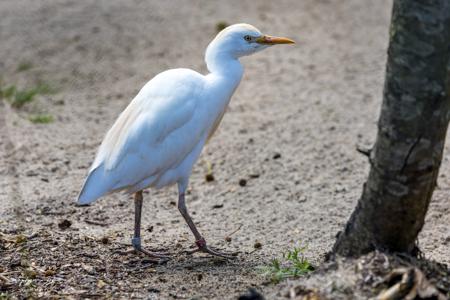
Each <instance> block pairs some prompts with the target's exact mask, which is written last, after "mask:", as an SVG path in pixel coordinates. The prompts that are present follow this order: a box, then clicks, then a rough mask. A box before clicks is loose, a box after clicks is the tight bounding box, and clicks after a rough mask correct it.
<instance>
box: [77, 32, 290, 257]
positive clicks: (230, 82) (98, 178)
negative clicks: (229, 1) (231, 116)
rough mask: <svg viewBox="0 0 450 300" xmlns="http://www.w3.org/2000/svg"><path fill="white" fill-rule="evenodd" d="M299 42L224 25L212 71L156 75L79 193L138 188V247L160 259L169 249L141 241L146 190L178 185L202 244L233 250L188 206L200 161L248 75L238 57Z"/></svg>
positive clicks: (210, 57) (210, 61)
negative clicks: (211, 235)
mask: <svg viewBox="0 0 450 300" xmlns="http://www.w3.org/2000/svg"><path fill="white" fill-rule="evenodd" d="M292 43H294V41H292V40H290V39H288V38H283V37H273V36H268V35H263V34H262V33H261V32H260V31H259V30H258V29H256V28H255V27H253V26H251V25H248V24H235V25H232V26H229V27H227V28H225V29H224V30H222V31H221V32H220V33H219V34H218V35H217V36H216V38H215V39H214V40H213V41H212V42H211V43H210V44H209V46H208V48H207V50H206V54H205V61H206V64H207V67H208V70H209V72H210V73H209V74H207V75H202V74H199V73H197V72H195V71H192V70H189V69H172V70H168V71H165V72H162V73H160V74H158V75H157V76H155V77H154V78H153V79H151V80H150V81H149V82H148V83H147V84H146V85H145V86H144V87H143V88H142V89H141V90H140V92H139V93H138V94H137V96H136V97H135V98H134V99H133V100H132V101H131V103H130V104H129V105H128V107H127V108H126V109H125V110H124V111H123V112H122V113H121V114H120V116H119V117H118V119H117V120H116V122H115V123H114V125H113V126H112V127H111V129H110V130H109V131H108V132H107V133H106V136H105V137H104V139H103V142H102V144H101V145H100V148H99V150H98V152H97V155H96V158H95V160H94V162H93V164H92V166H91V168H90V171H89V174H88V177H87V179H86V181H85V183H84V185H83V188H82V190H81V192H80V195H79V197H78V202H79V203H80V204H88V203H91V202H93V201H94V200H96V199H98V198H99V197H101V196H103V195H106V194H108V193H111V192H116V191H125V192H126V193H134V194H135V196H134V199H135V200H134V201H135V227H134V237H133V239H132V245H133V247H134V249H135V250H137V251H140V252H143V253H145V254H147V255H149V256H151V257H154V258H156V259H165V258H166V256H164V255H161V254H158V253H151V252H149V251H146V250H145V249H143V248H142V246H141V234H140V227H141V210H142V199H143V197H142V190H143V189H145V188H148V187H154V188H161V187H165V186H169V185H172V184H175V183H176V184H178V193H179V198H178V209H179V211H180V213H181V214H182V215H183V217H184V219H185V220H186V222H187V224H188V225H189V228H190V229H191V231H192V233H193V234H194V236H195V239H196V241H195V243H196V245H197V247H198V250H197V251H203V252H207V253H210V254H212V255H217V256H221V257H226V258H228V257H230V256H229V255H226V254H223V253H220V252H218V251H216V250H214V249H212V248H210V247H208V246H207V244H206V241H205V239H204V238H203V237H202V235H201V234H200V233H199V232H198V230H197V228H196V226H195V225H194V222H193V221H192V219H191V217H190V216H189V213H188V211H187V209H186V205H185V191H186V188H187V186H188V181H189V176H190V173H191V170H192V167H193V165H194V163H195V161H196V160H197V159H198V157H199V155H200V152H201V151H202V148H203V146H204V145H205V143H206V142H207V141H208V140H209V139H210V138H211V136H212V135H213V134H214V131H215V130H216V129H217V127H218V126H219V123H220V121H221V120H222V117H223V115H224V113H225V110H226V108H227V106H228V103H229V101H230V98H231V96H232V95H233V93H234V91H235V90H236V88H237V86H238V85H239V82H240V81H241V78H242V74H243V67H242V65H241V63H240V62H239V58H240V57H242V56H245V55H249V54H253V53H255V52H258V51H261V50H263V49H266V48H267V47H269V46H271V45H275V44H292Z"/></svg>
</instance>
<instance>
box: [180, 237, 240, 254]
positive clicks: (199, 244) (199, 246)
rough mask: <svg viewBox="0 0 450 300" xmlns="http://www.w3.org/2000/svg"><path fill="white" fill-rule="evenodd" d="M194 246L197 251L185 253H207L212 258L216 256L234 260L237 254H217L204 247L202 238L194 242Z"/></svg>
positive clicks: (204, 243) (213, 250)
mask: <svg viewBox="0 0 450 300" xmlns="http://www.w3.org/2000/svg"><path fill="white" fill-rule="evenodd" d="M195 244H196V245H197V249H195V250H191V251H187V253H188V254H193V253H195V252H204V253H209V254H211V255H214V256H218V257H222V258H225V259H235V258H236V257H237V255H238V252H232V253H222V252H219V251H217V250H215V249H213V248H211V247H208V246H207V245H206V241H205V239H204V238H201V239H199V240H197V241H195Z"/></svg>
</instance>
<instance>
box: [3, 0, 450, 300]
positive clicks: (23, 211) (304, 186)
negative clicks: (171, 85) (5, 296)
mask: <svg viewBox="0 0 450 300" xmlns="http://www.w3.org/2000/svg"><path fill="white" fill-rule="evenodd" d="M390 10H391V2H390V1H387V0H386V1H369V0H364V1H361V0H348V1H338V0H321V1H318V0H307V1H268V0H267V1H257V2H256V1H189V2H187V1H181V0H180V1H165V2H163V1H139V0H135V1H119V0H111V1H94V0H85V1H74V0H58V1H44V0H40V1H25V0H14V1H13V0H3V1H1V2H0V74H1V79H2V82H3V84H5V85H10V84H15V85H16V86H18V87H19V88H20V87H21V88H24V87H30V86H33V85H36V84H37V83H38V82H42V81H44V82H46V83H49V84H50V85H52V86H54V87H56V92H55V93H53V94H50V95H38V96H37V97H36V100H35V101H33V102H32V103H28V104H26V105H25V106H24V107H23V108H21V109H12V108H11V107H9V105H7V104H1V106H0V112H1V113H0V128H1V135H0V137H1V140H0V143H1V144H0V149H1V152H0V155H1V156H0V159H1V161H0V162H1V169H0V174H1V177H0V203H1V207H0V216H1V219H0V229H1V230H2V232H3V233H5V234H15V233H17V232H24V234H28V235H29V234H32V233H33V232H41V233H42V232H45V235H46V236H47V238H46V239H45V241H44V240H42V244H38V245H37V246H36V247H37V249H39V250H36V251H42V247H44V248H46V249H47V250H49V251H51V252H49V253H50V254H49V255H50V256H51V255H52V252H53V253H54V257H55V259H54V260H59V261H56V262H55V261H53V263H55V264H59V265H69V267H68V268H70V266H72V267H73V268H75V269H76V268H78V269H79V268H80V266H85V264H89V263H90V262H91V263H92V261H93V260H95V261H97V263H100V264H104V266H106V268H107V270H106V271H105V272H106V273H108V270H109V269H108V268H110V267H111V268H113V267H114V266H116V267H117V265H118V264H119V265H120V264H124V267H123V268H127V266H128V265H127V263H130V264H133V263H135V264H142V261H138V262H136V259H138V258H139V257H137V258H136V257H134V256H133V255H131V256H130V255H125V256H124V257H123V258H121V256H120V255H116V254H113V252H112V248H114V247H119V246H120V245H122V244H127V243H129V242H130V238H131V234H132V228H133V227H132V226H133V209H134V207H133V203H132V202H131V201H130V199H129V198H127V197H126V196H123V195H120V194H117V195H111V196H108V197H105V198H104V199H101V200H100V201H98V202H96V203H95V204H94V205H92V206H91V207H87V208H86V207H77V206H75V205H74V201H75V198H76V196H77V194H78V192H79V189H80V186H81V184H82V182H83V180H84V177H85V175H86V173H87V169H88V167H89V165H90V163H91V162H92V159H93V157H94V154H95V151H96V148H97V147H98V145H99V143H100V141H101V138H102V136H103V134H104V133H105V131H106V130H107V129H108V128H109V126H111V124H112V122H113V121H114V120H115V118H116V117H117V115H118V114H119V113H120V111H121V110H123V109H124V108H125V107H126V105H127V104H128V102H129V101H130V99H131V98H132V97H133V96H134V95H135V94H136V92H137V91H138V90H139V89H140V87H141V86H143V84H144V83H145V82H146V81H148V80H149V79H150V78H152V77H153V76H154V75H156V74H157V73H159V72H161V71H162V70H165V69H168V68H175V67H189V68H192V69H195V70H197V71H201V72H203V73H205V72H206V67H205V64H204V61H203V53H204V50H205V48H206V46H207V45H208V43H209V41H210V40H211V39H212V38H213V37H214V35H215V34H216V24H217V23H218V22H220V21H226V22H227V23H230V24H232V23H237V22H246V23H250V24H253V25H255V26H257V27H259V28H260V29H261V30H262V31H264V32H267V33H269V34H277V35H284V36H288V37H291V38H293V39H295V40H296V41H298V43H297V44H296V45H295V46H294V47H287V46H286V47H282V46H280V47H274V48H273V49H269V50H267V51H265V52H263V53H259V54H257V55H255V56H252V57H248V58H245V59H243V60H242V61H243V63H244V65H245V69H246V72H245V75H244V78H243V80H242V83H241V86H240V87H239V89H238V90H237V92H236V94H235V96H234V97H233V100H232V102H231V105H230V107H229V110H228V112H227V114H226V116H225V118H224V120H223V122H222V125H221V127H220V129H219V131H218V132H217V133H216V135H215V137H214V138H213V140H212V141H211V142H210V144H209V146H208V148H207V149H205V151H204V152H203V155H202V158H204V159H207V160H209V161H211V162H212V163H213V166H214V176H215V181H213V182H206V181H205V179H204V175H205V166H204V164H202V163H201V162H199V163H198V164H197V165H196V166H195V168H194V171H193V174H192V177H191V184H190V192H189V195H188V197H187V203H188V208H189V209H190V210H191V212H192V214H193V217H194V220H195V221H196V222H197V223H198V225H199V230H200V231H201V232H202V233H203V234H204V236H205V237H206V239H207V240H208V241H209V243H210V244H213V245H216V246H220V247H222V248H226V249H229V250H240V251H241V252H242V253H241V254H240V256H239V258H238V259H237V260H235V261H231V262H221V261H218V260H215V259H208V258H201V257H200V256H198V257H190V256H183V255H179V257H178V258H176V259H174V260H173V261H171V262H169V263H168V264H165V265H161V266H155V267H154V266H150V267H148V268H144V269H139V271H136V274H132V273H133V272H132V270H131V269H129V270H128V271H127V272H128V273H127V274H128V275H127V276H122V277H120V276H119V277H117V276H116V275H114V274H116V273H114V274H113V275H111V274H106V275H104V276H105V278H104V282H105V284H106V287H104V286H102V284H100V286H99V285H98V279H99V278H103V277H102V276H103V275H102V274H101V273H102V270H97V269H95V268H94V271H97V273H95V274H94V275H95V276H94V279H92V280H91V281H89V282H88V283H87V284H88V285H89V284H90V285H91V287H92V285H93V286H94V288H95V286H96V284H97V289H98V291H97V293H99V294H100V295H102V294H103V292H102V289H104V290H105V291H108V293H110V292H111V291H114V294H111V295H115V296H120V295H121V296H123V297H129V296H131V295H133V296H136V297H150V299H171V298H176V297H178V298H181V299H190V298H192V297H197V298H201V299H234V298H235V297H236V296H237V295H238V294H240V293H242V292H244V291H245V290H246V289H247V288H248V287H250V286H256V287H258V289H259V290H262V291H263V292H264V293H268V294H272V295H273V297H275V298H276V297H278V296H279V297H282V296H280V294H279V293H278V294H277V293H276V291H277V289H278V287H277V286H274V285H262V284H263V283H264V282H265V279H264V278H262V277H261V276H259V275H258V273H257V272H256V269H257V267H258V266H261V265H265V264H267V263H268V262H269V261H270V259H271V258H273V257H277V256H280V255H281V253H282V252H283V251H285V250H288V249H291V248H292V247H293V246H294V245H296V244H307V245H308V248H307V250H306V256H307V257H308V258H309V259H310V260H311V261H312V262H313V263H314V264H315V265H319V264H320V263H321V261H322V259H323V257H324V255H325V253H326V252H327V251H328V250H329V249H330V247H331V246H332V244H333V242H334V238H335V235H336V233H337V232H338V231H339V230H340V229H341V228H343V225H344V224H345V221H346V220H347V218H348V216H349V214H350V213H351V211H352V209H353V207H354V205H355V203H356V201H357V199H358V197H359V195H360V193H361V188H362V184H363V182H364V180H365V178H366V176H367V171H368V164H367V162H366V160H365V158H364V157H363V156H362V155H360V154H358V152H357V151H356V150H355V146H356V145H366V146H369V145H371V144H372V143H373V140H374V136H375V133H376V120H377V116H378V111H379V106H380V103H381V94H382V86H383V78H384V75H383V74H384V65H385V60H386V48H387V42H388V24H389V17H390ZM24 62H29V63H31V65H32V67H31V68H30V69H29V70H26V71H22V72H19V71H17V68H18V66H19V65H20V64H22V63H24ZM42 112H45V113H49V114H51V115H53V116H54V117H55V121H54V122H53V123H51V124H33V123H31V122H30V121H29V120H28V116H29V115H30V114H35V113H42ZM447 148H448V147H447ZM449 169H450V163H449V155H448V149H447V152H446V155H445V158H444V160H443V165H442V171H441V175H440V177H439V187H438V189H437V190H436V192H435V194H434V197H433V201H432V203H431V206H430V211H429V214H428V217H427V222H426V226H425V228H424V230H423V232H422V233H421V235H420V239H419V241H420V246H421V248H422V250H423V251H424V253H425V255H426V256H427V257H428V258H430V259H433V260H436V261H439V262H442V263H450V251H449V250H448V247H449V244H450V230H449V224H450V213H449V212H450V203H449V202H448V196H449V192H450V191H449V190H450V184H449V182H448V180H447V178H446V174H448V171H449ZM241 179H245V180H246V181H247V184H246V185H245V186H240V185H239V181H240V180H241ZM145 200H146V201H145V203H144V216H143V228H144V229H145V230H144V243H145V244H146V245H148V246H149V247H152V248H158V249H168V250H169V251H172V252H177V251H181V250H182V249H187V248H189V246H190V245H191V244H192V242H193V238H192V237H191V234H190V232H189V230H188V227H187V226H186V225H185V224H184V222H183V220H182V217H181V216H180V214H179V213H178V211H177V209H176V206H175V205H174V203H175V201H176V189H175V188H174V187H172V188H169V189H164V190H160V191H153V190H152V191H149V193H148V194H145ZM66 219H67V220H69V221H71V222H72V225H71V226H70V227H69V228H68V229H65V230H63V229H61V228H60V227H59V226H58V224H60V223H61V221H62V220H66ZM237 228H240V230H239V231H237V232H236V233H235V234H234V235H233V236H232V239H231V242H226V241H225V239H224V238H225V237H226V236H227V235H228V234H229V233H230V232H232V231H234V230H235V229H237ZM105 237H107V238H108V243H107V244H108V245H109V246H107V247H106V246H104V245H102V244H101V243H91V242H86V241H90V240H93V241H98V240H101V239H102V238H105ZM55 239H57V240H64V241H67V240H73V239H79V240H80V241H81V242H80V243H79V244H80V245H82V247H87V248H85V250H86V251H88V250H89V251H90V250H92V251H100V254H98V255H97V254H96V255H97V256H96V257H97V258H96V259H93V258H89V256H88V257H83V259H81V258H80V259H79V261H78V262H77V261H76V260H75V261H74V258H73V257H74V256H71V255H69V254H68V253H64V252H63V253H61V252H60V251H59V250H58V245H57V244H55V245H52V244H51V242H49V241H52V240H55ZM255 242H260V243H261V244H262V248H261V249H257V250H256V251H255V249H254V244H255ZM74 245H75V246H74V247H75V248H76V247H77V246H76V245H77V243H75V244H74ZM80 247H81V246H80ZM105 247H106V248H105ZM125 248H126V247H125ZM78 250H80V251H81V250H83V249H78ZM0 251H1V249H0ZM74 251H75V250H74ZM133 257H134V258H133ZM56 258H57V259H56ZM75 259H76V258H75ZM133 259H134V260H133ZM50 260H51V259H50ZM81 261H82V262H83V264H82V265H80V263H81ZM3 263H7V262H5V261H3ZM77 263H78V264H77ZM71 264H72V265H71ZM82 269H83V270H84V271H86V268H82ZM87 269H88V270H87V271H86V272H87V274H85V273H86V272H84V271H81V275H82V276H85V277H86V276H87V277H89V276H90V275H89V274H90V273H89V270H91V269H89V268H88V267H87ZM80 270H81V269H80ZM130 270H131V271H130ZM91 271H92V270H91ZM94 271H93V272H94ZM83 272H84V273H83ZM69 273H70V272H69ZM69 273H63V272H62V273H61V274H59V275H58V274H56V275H55V276H60V278H62V279H60V282H61V283H60V288H61V291H64V293H66V294H68V295H69V294H71V293H75V292H74V291H76V290H77V289H80V287H79V286H77V285H78V284H79V282H77V281H76V280H75V281H74V280H71V278H70V274H69ZM64 274H66V275H64ZM67 274H69V275H67ZM199 274H201V275H199ZM108 276H109V277H108ZM11 277H12V278H13V277H14V274H13V275H11ZM200 277H201V278H200ZM300 281H301V279H300ZM36 284H37V285H39V281H38V282H37V283H36ZM108 287H109V289H108ZM22 288H23V287H22ZM54 292H55V290H52V289H51V288H49V289H48V290H47V293H50V294H51V293H54ZM104 293H106V292H104ZM111 293H112V292H111ZM75 294H76V293H75ZM277 295H278V296H277ZM152 297H153V298H152Z"/></svg>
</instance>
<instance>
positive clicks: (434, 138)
mask: <svg viewBox="0 0 450 300" xmlns="http://www.w3.org/2000/svg"><path fill="white" fill-rule="evenodd" d="M449 46H450V1H449V0H394V7H393V13H392V21H391V28H390V44H389V50H388V61H387V68H386V79H385V86H384V93H383V104H382V107H381V114H380V119H379V122H378V135H377V139H376V142H375V145H374V147H373V150H372V151H371V153H370V157H369V161H370V163H371V170H370V173H369V177H368V180H367V182H366V183H365V184H364V188H363V193H362V196H361V198H360V199H359V201H358V205H357V206H356V209H355V210H354V211H353V214H352V215H351V217H350V219H349V221H348V223H347V225H346V227H345V230H344V232H341V233H340V234H339V236H338V237H337V241H336V243H335V245H334V247H333V253H334V254H339V255H344V256H358V255H361V254H364V253H367V252H369V251H372V250H374V249H380V250H382V251H393V252H409V253H412V252H413V251H414V250H415V241H416V238H417V235H418V233H419V231H420V230H421V229H422V226H423V224H424V219H425V214H426V212H427V209H428V204H429V202H430V199H431V196H432V194H433V190H434V187H435V186H436V179H437V175H438V172H439V167H440V164H441V160H442V152H443V149H444V144H445V136H446V132H447V125H448V120H449V108H450V98H449V94H450V90H449V86H450V85H449V84H448V81H447V80H448V79H449V78H448V73H447V64H448V63H449V56H450V48H449Z"/></svg>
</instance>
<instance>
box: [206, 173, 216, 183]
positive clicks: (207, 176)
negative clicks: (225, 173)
mask: <svg viewBox="0 0 450 300" xmlns="http://www.w3.org/2000/svg"><path fill="white" fill-rule="evenodd" d="M205 180H206V182H211V181H214V180H215V178H214V175H213V174H212V173H209V174H206V175H205Z"/></svg>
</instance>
